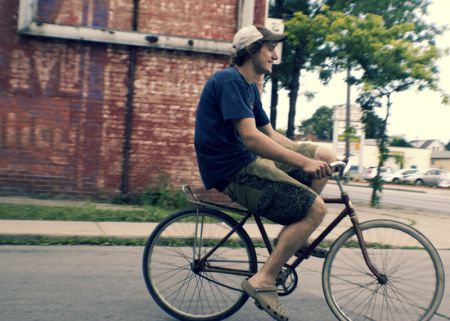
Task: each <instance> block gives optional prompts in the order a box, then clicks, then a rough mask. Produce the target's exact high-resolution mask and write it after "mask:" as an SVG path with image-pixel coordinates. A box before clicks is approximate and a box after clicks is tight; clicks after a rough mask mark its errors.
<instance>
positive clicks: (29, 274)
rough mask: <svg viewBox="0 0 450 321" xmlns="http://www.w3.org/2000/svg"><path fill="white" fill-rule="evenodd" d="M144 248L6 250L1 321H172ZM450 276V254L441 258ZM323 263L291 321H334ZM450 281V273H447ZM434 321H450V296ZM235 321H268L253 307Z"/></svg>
mask: <svg viewBox="0 0 450 321" xmlns="http://www.w3.org/2000/svg"><path fill="white" fill-rule="evenodd" d="M142 250H143V248H142V247H88V246H73V247H65V246H54V247H42V246H1V247H0V320H2V321H44V320H45V321H81V320H89V321H105V320H111V321H116V320H117V321H119V320H120V321H123V320H127V321H150V320H158V321H170V320H173V319H172V318H171V317H169V316H168V315H167V314H166V313H165V312H163V311H162V310H161V309H160V308H159V307H158V306H157V305H156V304H155V303H154V302H153V301H152V299H151V297H150V296H149V294H148V292H147V289H146V287H145V284H144V281H143V278H142V273H141V254H142ZM441 256H442V259H443V262H444V264H445V268H446V271H447V272H448V271H450V251H443V252H441ZM321 267H322V261H321V260H319V259H315V258H312V259H310V260H308V261H306V262H305V265H304V266H303V267H302V268H301V269H300V270H299V271H298V272H299V275H300V286H299V288H297V290H296V291H295V292H294V293H292V294H291V295H289V296H288V297H287V298H286V299H284V298H283V301H282V302H283V303H284V304H285V305H286V306H287V307H288V309H289V311H290V315H291V320H295V321H300V320H301V321H328V320H330V321H332V320H335V319H334V317H333V315H332V314H331V312H330V310H329V308H328V306H327V305H326V303H325V300H324V298H323V294H322V288H321ZM447 276H448V273H447ZM438 312H439V315H438V316H436V317H434V318H433V320H434V321H443V320H450V297H449V294H448V291H447V292H446V294H445V297H444V301H443V302H442V304H441V308H440V309H439V311H438ZM228 320H230V321H238V320H245V321H265V320H267V321H269V320H272V319H271V318H270V317H269V316H268V315H267V314H265V313H264V312H262V311H260V310H258V309H257V308H256V307H255V306H254V305H253V303H252V302H251V301H248V302H247V304H246V305H245V306H244V307H243V308H242V309H241V310H240V311H239V312H238V313H236V314H235V315H234V316H233V317H231V318H229V319H228Z"/></svg>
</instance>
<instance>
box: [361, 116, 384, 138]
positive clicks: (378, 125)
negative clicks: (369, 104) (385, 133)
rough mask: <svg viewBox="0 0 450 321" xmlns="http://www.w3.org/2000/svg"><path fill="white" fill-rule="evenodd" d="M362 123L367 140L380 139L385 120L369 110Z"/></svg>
mask: <svg viewBox="0 0 450 321" xmlns="http://www.w3.org/2000/svg"><path fill="white" fill-rule="evenodd" d="M362 122H363V123H364V129H365V133H366V138H367V139H380V138H381V135H382V130H383V119H381V118H380V117H379V116H378V115H377V114H375V112H374V111H373V110H367V111H364V113H363V118H362Z"/></svg>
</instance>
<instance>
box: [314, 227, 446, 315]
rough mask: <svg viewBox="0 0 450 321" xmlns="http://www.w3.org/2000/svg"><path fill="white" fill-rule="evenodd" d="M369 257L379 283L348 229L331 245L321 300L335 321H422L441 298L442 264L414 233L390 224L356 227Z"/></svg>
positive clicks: (421, 238) (442, 290) (427, 242)
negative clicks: (381, 276)
mask: <svg viewBox="0 0 450 321" xmlns="http://www.w3.org/2000/svg"><path fill="white" fill-rule="evenodd" d="M360 226H361V230H362V234H363V236H364V240H365V242H366V244H367V247H368V248H367V250H368V253H369V257H370V259H371V261H372V263H373V264H374V265H375V267H376V268H377V269H378V270H379V271H380V272H381V273H382V274H384V275H386V277H387V283H386V284H380V282H378V280H377V278H376V277H375V276H373V274H372V273H371V272H370V270H369V269H368V267H367V264H366V263H365V261H364V259H363V255H362V253H361V249H360V247H359V244H358V243H357V242H358V241H357V239H356V236H355V231H354V229H353V228H350V229H349V230H347V231H346V232H344V233H343V234H342V235H341V236H340V237H339V238H338V239H337V240H336V241H335V242H334V243H333V245H332V246H331V248H330V251H329V253H328V256H327V258H326V260H325V262H324V266H323V271H322V284H323V290H324V294H325V299H326V301H327V303H328V305H329V307H330V309H331V310H332V312H333V314H334V315H335V316H336V317H337V319H339V320H342V321H344V320H346V321H348V320H351V321H357V320H376V321H385V320H390V321H395V320H408V321H416V320H421V321H426V320H430V319H431V318H432V316H433V315H434V313H435V312H436V311H437V309H438V307H439V305H440V303H441V301H442V296H443V293H444V287H445V276H444V268H443V266H442V261H441V259H440V257H439V254H438V252H437V251H436V249H435V248H434V246H433V245H432V244H431V242H430V241H429V240H428V239H427V238H426V237H425V236H424V235H423V234H421V233H420V232H418V231H417V230H416V229H414V228H412V227H410V226H408V225H406V224H403V223H400V222H396V221H391V220H373V221H368V222H364V223H362V224H360Z"/></svg>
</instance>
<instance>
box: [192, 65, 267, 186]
mask: <svg viewBox="0 0 450 321" xmlns="http://www.w3.org/2000/svg"><path fill="white" fill-rule="evenodd" d="M242 118H255V122H256V126H257V127H259V126H264V125H267V124H268V123H269V118H268V117H267V115H266V113H265V112H264V110H263V108H262V104H261V99H260V96H259V91H258V87H257V86H256V84H254V83H253V84H249V83H248V82H247V81H246V80H245V78H244V76H242V75H241V73H240V72H239V71H238V70H237V69H236V68H234V67H230V68H226V69H224V70H221V71H219V72H217V73H215V74H214V75H213V76H212V77H211V78H210V79H209V80H208V81H207V82H206V85H205V87H204V88H203V92H202V95H201V97H200V102H199V105H198V108H197V115H196V123H195V150H196V152H197V161H198V166H199V170H200V175H201V177H202V180H203V183H204V185H205V187H206V189H210V188H216V189H218V190H219V191H222V190H223V189H224V188H225V187H226V186H227V185H228V182H229V181H228V179H229V178H230V177H231V176H232V175H233V174H235V173H236V172H238V171H239V170H240V169H241V168H242V167H243V166H245V165H247V164H249V163H250V162H252V161H254V160H255V159H256V155H255V154H254V153H252V152H251V151H249V150H248V148H247V147H246V146H245V145H244V143H243V142H242V139H241V137H240V136H239V133H238V132H237V130H236V128H235V127H234V124H233V119H242Z"/></svg>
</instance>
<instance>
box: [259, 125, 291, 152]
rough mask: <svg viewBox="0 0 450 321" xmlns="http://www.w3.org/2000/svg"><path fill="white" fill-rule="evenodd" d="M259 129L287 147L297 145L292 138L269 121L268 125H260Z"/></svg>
mask: <svg viewBox="0 0 450 321" xmlns="http://www.w3.org/2000/svg"><path fill="white" fill-rule="evenodd" d="M258 129H259V130H260V131H261V132H262V133H264V134H265V135H267V136H269V137H270V138H272V139H273V140H274V141H276V142H277V143H278V144H281V145H283V146H285V147H289V146H293V145H295V143H294V141H292V140H290V139H289V138H287V137H286V136H284V135H282V134H280V133H279V132H277V131H276V130H275V129H273V127H272V125H271V124H270V123H268V124H267V125H264V126H260V127H258Z"/></svg>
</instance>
